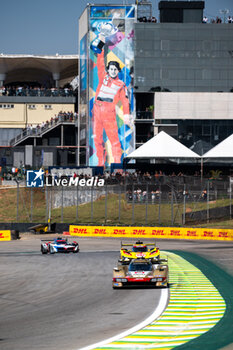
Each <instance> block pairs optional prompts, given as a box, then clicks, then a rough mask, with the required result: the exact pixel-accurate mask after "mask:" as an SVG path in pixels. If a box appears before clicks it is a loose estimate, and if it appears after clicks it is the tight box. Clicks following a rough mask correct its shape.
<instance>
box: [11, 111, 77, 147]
mask: <svg viewBox="0 0 233 350" xmlns="http://www.w3.org/2000/svg"><path fill="white" fill-rule="evenodd" d="M76 120H77V117H75V116H74V115H73V116H72V117H71V116H68V115H67V116H66V115H59V116H57V117H54V118H52V120H50V121H49V122H48V123H45V124H44V125H37V126H33V127H27V129H25V130H23V132H21V133H20V134H18V135H17V136H16V137H14V138H13V139H11V141H10V146H15V145H16V144H17V143H18V142H20V141H23V140H25V139H26V138H28V137H41V136H42V135H43V134H44V133H45V132H47V131H48V130H50V129H52V128H54V127H56V126H58V125H59V124H63V123H75V122H76Z"/></svg>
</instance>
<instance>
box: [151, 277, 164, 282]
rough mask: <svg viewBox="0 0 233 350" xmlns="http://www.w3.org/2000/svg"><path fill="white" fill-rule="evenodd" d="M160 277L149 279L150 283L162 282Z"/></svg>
mask: <svg viewBox="0 0 233 350" xmlns="http://www.w3.org/2000/svg"><path fill="white" fill-rule="evenodd" d="M162 280H163V279H162V277H159V278H152V279H151V282H162Z"/></svg>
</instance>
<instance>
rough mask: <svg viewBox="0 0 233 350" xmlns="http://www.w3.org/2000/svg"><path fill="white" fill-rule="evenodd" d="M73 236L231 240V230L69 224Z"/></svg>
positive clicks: (232, 234)
mask: <svg viewBox="0 0 233 350" xmlns="http://www.w3.org/2000/svg"><path fill="white" fill-rule="evenodd" d="M69 233H70V235H73V236H89V237H97V236H99V237H129V238H140V237H144V238H171V239H203V240H221V241H232V240H233V230H230V229H229V230H225V229H209V228H190V227H189V228H188V227H187V228H186V227H185V228H184V227H179V228H177V227H163V228H160V227H120V228H119V227H114V226H77V225H70V227H69Z"/></svg>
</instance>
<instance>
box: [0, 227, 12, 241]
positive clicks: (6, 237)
mask: <svg viewBox="0 0 233 350" xmlns="http://www.w3.org/2000/svg"><path fill="white" fill-rule="evenodd" d="M0 241H11V231H10V230H1V231H0Z"/></svg>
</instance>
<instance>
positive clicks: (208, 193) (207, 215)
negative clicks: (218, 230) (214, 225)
mask: <svg viewBox="0 0 233 350" xmlns="http://www.w3.org/2000/svg"><path fill="white" fill-rule="evenodd" d="M209 203H210V183H209V180H207V197H206V207H207V213H206V217H207V223H209V222H210V204H209Z"/></svg>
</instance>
